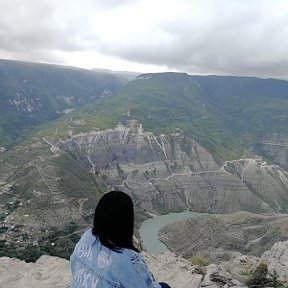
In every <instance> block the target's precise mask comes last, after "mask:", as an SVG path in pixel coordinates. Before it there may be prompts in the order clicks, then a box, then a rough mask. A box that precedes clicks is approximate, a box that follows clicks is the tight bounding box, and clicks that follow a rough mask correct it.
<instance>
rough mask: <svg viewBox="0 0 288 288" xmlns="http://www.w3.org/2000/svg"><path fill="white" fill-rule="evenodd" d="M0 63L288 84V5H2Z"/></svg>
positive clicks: (246, 1) (99, 1) (28, 0)
mask: <svg viewBox="0 0 288 288" xmlns="http://www.w3.org/2000/svg"><path fill="white" fill-rule="evenodd" d="M0 11H1V17H0V58H2V59H15V60H25V61H34V62H46V63H57V64H64V65H72V66H77V67H83V68H108V69H113V70H128V71H139V72H161V71H183V72H187V73H189V74H220V75H247V76H259V77H265V78H267V77H273V78H283V79H288V1H287V0H139V1H137V0H0Z"/></svg>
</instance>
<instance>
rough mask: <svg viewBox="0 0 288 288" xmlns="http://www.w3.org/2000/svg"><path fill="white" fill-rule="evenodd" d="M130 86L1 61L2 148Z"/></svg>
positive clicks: (116, 79) (75, 71) (112, 78)
mask: <svg viewBox="0 0 288 288" xmlns="http://www.w3.org/2000/svg"><path fill="white" fill-rule="evenodd" d="M126 83H128V80H127V79H126V78H124V77H120V76H117V75H112V74H108V73H101V72H95V71H89V70H85V69H79V68H74V67H65V66H57V65H48V64H37V63H26V62H18V61H8V60H0V147H1V146H4V147H5V148H7V147H9V146H11V145H13V144H14V143H15V141H17V140H18V139H19V137H21V135H22V133H23V132H24V131H25V130H26V131H27V130H29V129H30V128H31V127H35V126H39V125H41V124H43V123H46V122H47V121H51V120H53V119H55V118H58V117H59V116H61V115H63V114H65V113H67V112H69V111H71V110H73V109H75V108H78V107H81V106H83V105H85V104H87V103H89V102H91V101H93V100H95V99H98V98H99V97H101V96H105V95H106V96H107V95H110V94H111V93H113V92H115V91H116V90H117V89H119V88H120V87H122V86H123V85H124V84H126Z"/></svg>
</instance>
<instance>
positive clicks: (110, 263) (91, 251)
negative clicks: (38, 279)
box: [70, 228, 161, 288]
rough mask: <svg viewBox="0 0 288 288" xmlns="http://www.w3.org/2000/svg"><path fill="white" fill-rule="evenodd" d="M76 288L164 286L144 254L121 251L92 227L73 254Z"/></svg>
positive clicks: (72, 263) (153, 287)
mask: <svg viewBox="0 0 288 288" xmlns="http://www.w3.org/2000/svg"><path fill="white" fill-rule="evenodd" d="M70 263H71V272H72V276H73V280H72V281H73V284H72V287H73V288H88V287H89V288H108V287H109V288H111V287H122V288H123V287H125V288H160V287H161V286H160V285H159V284H158V283H157V282H155V280H154V277H153V275H152V274H151V272H150V271H149V269H148V267H147V265H146V263H145V261H144V259H143V257H142V256H141V255H140V254H139V253H137V252H135V251H133V250H130V249H123V250H122V253H117V252H114V251H112V250H111V249H108V248H107V247H105V246H103V245H101V243H100V241H99V240H98V239H97V238H96V237H95V236H94V235H93V234H92V229H91V228H90V229H88V230H87V231H86V232H85V233H84V234H83V236H82V238H81V239H80V241H79V242H78V243H77V244H76V246H75V249H74V252H73V254H72V255H71V257H70Z"/></svg>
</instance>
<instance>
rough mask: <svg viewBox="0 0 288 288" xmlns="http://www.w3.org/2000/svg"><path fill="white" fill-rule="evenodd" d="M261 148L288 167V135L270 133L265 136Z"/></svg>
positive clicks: (280, 163)
mask: <svg viewBox="0 0 288 288" xmlns="http://www.w3.org/2000/svg"><path fill="white" fill-rule="evenodd" d="M259 149H260V150H261V152H262V153H264V154H265V156H267V157H268V158H269V159H271V160H272V161H273V162H274V163H277V164H279V165H281V166H282V167H285V168H288V135H287V134H279V133H278V134H277V133H273V134H269V135H266V136H265V137H263V139H262V141H261V142H260V144H259Z"/></svg>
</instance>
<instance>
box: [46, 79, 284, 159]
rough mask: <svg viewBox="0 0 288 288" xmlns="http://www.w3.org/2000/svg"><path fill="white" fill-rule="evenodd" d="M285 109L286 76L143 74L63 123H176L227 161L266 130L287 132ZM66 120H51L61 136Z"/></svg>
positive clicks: (163, 126)
mask: <svg viewBox="0 0 288 288" xmlns="http://www.w3.org/2000/svg"><path fill="white" fill-rule="evenodd" d="M287 111H288V82H286V81H281V80H271V79H269V80H262V79H256V78H246V77H218V76H203V77H200V76H189V75H187V74H181V73H162V74H145V75H141V76H138V77H137V79H136V80H135V81H132V82H130V83H129V84H128V85H126V86H125V87H124V88H122V89H121V90H120V91H119V92H118V93H116V94H115V95H114V96H113V97H111V98H107V99H100V100H99V101H96V102H93V103H92V104H91V105H89V107H84V108H83V109H81V110H79V111H75V113H72V114H71V115H69V116H70V118H69V121H70V122H69V127H70V128H71V127H73V133H80V132H89V131H91V130H93V129H95V128H99V129H105V128H111V127H115V125H117V124H118V123H119V122H121V123H124V124H125V123H126V122H127V121H129V120H130V119H137V120H138V121H139V122H140V123H142V124H143V127H144V128H145V129H146V130H148V131H153V132H156V133H166V132H172V131H174V130H175V129H176V128H180V129H181V130H183V131H185V132H186V133H187V134H188V135H190V136H193V137H194V138H195V139H197V140H198V141H199V143H201V144H202V145H203V146H204V147H205V148H207V149H208V150H209V151H210V152H211V153H212V154H213V155H214V156H215V157H217V158H220V159H222V160H225V159H226V160H227V159H235V158H237V157H239V156H240V155H241V154H242V153H243V150H244V149H250V147H251V146H253V145H256V144H257V143H258V142H259V141H260V139H261V137H263V136H264V135H266V134H267V133H272V132H281V133H287V127H288V126H287V120H288V113H287ZM71 118H73V119H74V122H73V121H71ZM67 121H68V118H67V120H64V122H62V125H61V124H57V125H60V126H61V127H62V132H63V136H64V137H67V136H68V129H67V125H68V124H67ZM81 121H82V125H81V124H79V123H80V122H81ZM73 123H74V124H73ZM84 123H85V124H84ZM52 131H55V129H54V128H53V129H52ZM45 133H47V132H45ZM65 135H66V136H65Z"/></svg>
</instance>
